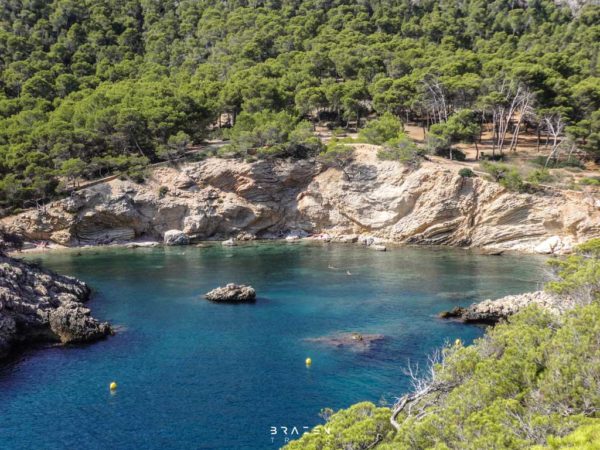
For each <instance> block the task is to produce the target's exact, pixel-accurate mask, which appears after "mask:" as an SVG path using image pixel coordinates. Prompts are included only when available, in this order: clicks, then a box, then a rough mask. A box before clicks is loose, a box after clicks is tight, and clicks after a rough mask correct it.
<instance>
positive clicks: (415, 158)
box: [377, 134, 423, 169]
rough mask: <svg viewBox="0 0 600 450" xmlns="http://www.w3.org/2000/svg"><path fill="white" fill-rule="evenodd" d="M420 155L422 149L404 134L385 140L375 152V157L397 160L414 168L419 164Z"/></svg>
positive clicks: (384, 159) (421, 154)
mask: <svg viewBox="0 0 600 450" xmlns="http://www.w3.org/2000/svg"><path fill="white" fill-rule="evenodd" d="M422 156H423V151H422V150H420V149H419V148H418V147H417V146H416V144H415V143H414V142H413V141H412V140H410V139H409V138H408V136H406V135H404V134H402V135H401V136H399V137H397V138H396V139H392V140H390V141H388V142H386V143H385V144H384V146H383V148H381V149H380V150H379V151H378V152H377V158H379V159H381V160H383V161H399V162H401V163H402V164H405V165H407V166H411V167H412V168H415V169H416V168H417V167H419V165H420V164H421V158H422Z"/></svg>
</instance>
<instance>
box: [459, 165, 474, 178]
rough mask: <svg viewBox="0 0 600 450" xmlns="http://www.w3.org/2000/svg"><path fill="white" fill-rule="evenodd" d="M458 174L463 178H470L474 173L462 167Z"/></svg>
mask: <svg viewBox="0 0 600 450" xmlns="http://www.w3.org/2000/svg"><path fill="white" fill-rule="evenodd" d="M458 174H459V175H460V176H461V177H463V178H472V177H474V176H475V172H473V171H472V170H471V169H469V168H468V167H463V168H462V169H460V170H459V171H458Z"/></svg>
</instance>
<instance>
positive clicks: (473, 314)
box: [440, 291, 575, 325]
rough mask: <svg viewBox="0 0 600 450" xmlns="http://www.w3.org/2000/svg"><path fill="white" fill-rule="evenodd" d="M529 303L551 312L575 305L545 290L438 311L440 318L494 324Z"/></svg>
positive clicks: (566, 298)
mask: <svg viewBox="0 0 600 450" xmlns="http://www.w3.org/2000/svg"><path fill="white" fill-rule="evenodd" d="M530 305H537V306H539V307H541V308H543V309H546V310H548V311H551V312H553V313H557V314H561V313H563V312H564V311H567V310H569V309H571V308H573V307H574V306H575V303H574V301H573V299H571V298H569V297H564V296H559V295H556V294H552V293H549V292H546V291H536V292H527V293H525V294H519V295H508V296H506V297H502V298H500V299H497V300H485V301H483V302H480V303H473V304H472V305H471V306H468V307H466V308H463V307H460V306H457V307H456V308H454V309H452V310H451V311H446V312H442V313H440V317H441V318H442V319H458V320H460V321H462V322H465V323H481V324H490V325H491V324H495V323H498V322H499V321H501V320H506V319H507V318H508V317H510V316H511V315H513V314H515V313H517V312H519V311H521V310H523V309H524V308H526V307H528V306H530Z"/></svg>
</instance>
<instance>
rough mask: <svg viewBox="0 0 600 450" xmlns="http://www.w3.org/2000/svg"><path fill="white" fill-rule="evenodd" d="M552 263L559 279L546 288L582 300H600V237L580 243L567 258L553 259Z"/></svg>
mask: <svg viewBox="0 0 600 450" xmlns="http://www.w3.org/2000/svg"><path fill="white" fill-rule="evenodd" d="M550 265H551V266H552V267H553V268H554V270H555V274H556V278H557V279H556V280H554V281H551V282H550V283H548V284H547V286H546V289H548V290H550V291H554V292H557V293H559V294H570V295H572V296H575V297H576V298H577V299H579V300H581V301H588V302H589V301H592V300H600V238H597V239H591V240H589V241H588V242H586V243H585V244H581V245H579V246H578V247H576V249H575V252H574V253H573V254H572V255H570V256H568V257H567V258H565V259H555V260H551V261H550Z"/></svg>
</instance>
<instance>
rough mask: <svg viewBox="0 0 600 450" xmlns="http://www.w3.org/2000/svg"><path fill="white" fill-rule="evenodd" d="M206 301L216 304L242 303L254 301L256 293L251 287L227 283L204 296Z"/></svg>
mask: <svg viewBox="0 0 600 450" xmlns="http://www.w3.org/2000/svg"><path fill="white" fill-rule="evenodd" d="M204 298H206V299H207V300H210V301H213V302H217V303H244V302H253V301H254V300H256V291H255V290H254V288H253V287H252V286H246V285H245V284H240V285H238V284H234V283H229V284H227V285H226V286H222V287H218V288H216V289H213V290H212V291H210V292H207V293H206V294H205V295H204Z"/></svg>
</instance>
